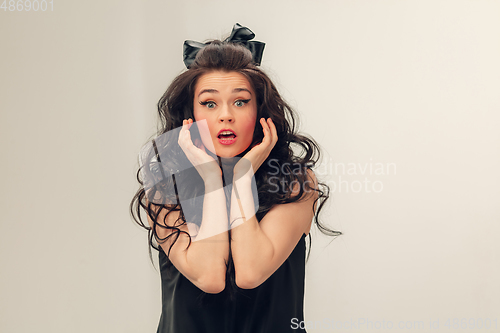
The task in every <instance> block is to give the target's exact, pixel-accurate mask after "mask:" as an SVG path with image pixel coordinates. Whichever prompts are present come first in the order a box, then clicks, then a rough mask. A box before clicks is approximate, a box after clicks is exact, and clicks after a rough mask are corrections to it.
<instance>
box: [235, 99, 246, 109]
mask: <svg viewBox="0 0 500 333" xmlns="http://www.w3.org/2000/svg"><path fill="white" fill-rule="evenodd" d="M248 102H250V100H249V99H239V100H237V101H236V102H234V104H235V105H236V106H238V107H242V106H244V105H245V104H247V103H248Z"/></svg>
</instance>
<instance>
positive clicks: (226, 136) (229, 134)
mask: <svg viewBox="0 0 500 333" xmlns="http://www.w3.org/2000/svg"><path fill="white" fill-rule="evenodd" d="M217 138H218V139H219V142H220V143H222V144H231V143H233V142H234V141H235V139H236V134H234V132H233V131H232V130H221V131H220V132H219V135H217Z"/></svg>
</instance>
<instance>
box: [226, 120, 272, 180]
mask: <svg viewBox="0 0 500 333" xmlns="http://www.w3.org/2000/svg"><path fill="white" fill-rule="evenodd" d="M260 124H261V125H262V130H263V131H264V138H263V139H262V142H261V143H258V144H256V145H255V146H254V147H253V148H252V149H250V151H249V152H248V153H246V154H245V156H243V157H242V159H241V160H240V161H238V163H236V165H235V166H234V175H235V176H236V179H238V178H240V177H241V176H243V175H245V174H246V173H247V172H248V169H249V166H250V164H251V166H252V169H253V170H252V171H253V173H252V175H253V174H254V173H255V172H257V170H258V169H259V168H260V166H261V165H262V163H264V161H265V160H266V158H267V157H268V156H269V154H270V153H271V150H273V148H274V146H275V145H276V142H278V133H277V131H276V126H275V125H274V123H273V121H272V120H271V118H268V119H267V121H266V120H265V119H264V118H261V119H260Z"/></svg>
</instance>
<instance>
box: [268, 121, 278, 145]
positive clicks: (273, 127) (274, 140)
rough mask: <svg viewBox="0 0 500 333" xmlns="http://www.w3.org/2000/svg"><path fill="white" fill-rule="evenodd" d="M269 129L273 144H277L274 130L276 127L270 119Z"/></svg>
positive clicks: (276, 132) (276, 135)
mask: <svg viewBox="0 0 500 333" xmlns="http://www.w3.org/2000/svg"><path fill="white" fill-rule="evenodd" d="M269 127H270V128H271V134H272V137H273V142H274V143H276V142H278V130H277V129H276V125H274V122H273V120H272V119H271V118H269Z"/></svg>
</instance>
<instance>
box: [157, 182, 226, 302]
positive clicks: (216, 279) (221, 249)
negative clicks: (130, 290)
mask: <svg viewBox="0 0 500 333" xmlns="http://www.w3.org/2000/svg"><path fill="white" fill-rule="evenodd" d="M219 181H220V183H219V182H218V181H217V180H213V181H211V182H210V183H207V182H206V183H205V196H204V200H203V216H202V223H201V227H200V228H199V229H198V228H197V227H196V224H194V223H190V222H189V221H188V222H187V224H190V228H188V226H187V225H186V224H184V225H182V226H179V224H180V223H181V221H177V222H176V220H177V219H178V217H179V214H180V212H179V211H172V212H170V213H169V214H168V216H167V218H166V223H167V224H168V225H169V226H176V227H178V228H180V229H181V230H183V231H185V232H187V233H188V234H189V236H188V235H186V234H184V233H181V234H179V238H178V239H177V241H176V242H175V244H174V245H173V246H172V249H171V251H170V256H169V259H170V260H171V261H172V263H173V264H174V266H175V267H176V268H177V269H178V270H179V272H181V273H182V274H183V275H184V276H185V277H186V278H187V279H189V280H190V281H191V282H192V283H193V284H194V285H195V286H197V287H198V288H200V289H201V290H203V291H204V292H206V293H211V294H216V293H219V292H221V291H222V290H224V287H225V276H226V263H227V261H228V256H229V237H228V232H227V227H228V225H227V223H228V219H227V213H226V198H225V195H224V190H223V188H222V180H219ZM165 214H166V210H165V209H164V210H162V211H161V213H160V216H158V219H157V221H158V223H160V224H163V219H164V217H165ZM148 221H149V224H150V226H151V227H153V221H152V220H151V218H150V217H149V216H148ZM163 225H164V224H163ZM190 229H191V232H190ZM193 230H196V232H197V233H196V234H195V235H192V233H193ZM156 231H157V233H158V236H159V237H160V238H165V237H166V236H168V235H169V234H171V233H172V231H171V230H168V229H165V228H161V227H157V228H156ZM189 237H191V245H190V246H189V248H188V249H187V250H186V246H187V245H188V243H189ZM175 238H176V236H175V235H174V236H172V237H170V238H169V239H168V240H167V241H166V242H165V243H162V244H160V246H161V247H162V249H163V250H164V251H165V253H168V249H169V248H170V245H171V244H172V242H173V240H175Z"/></svg>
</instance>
